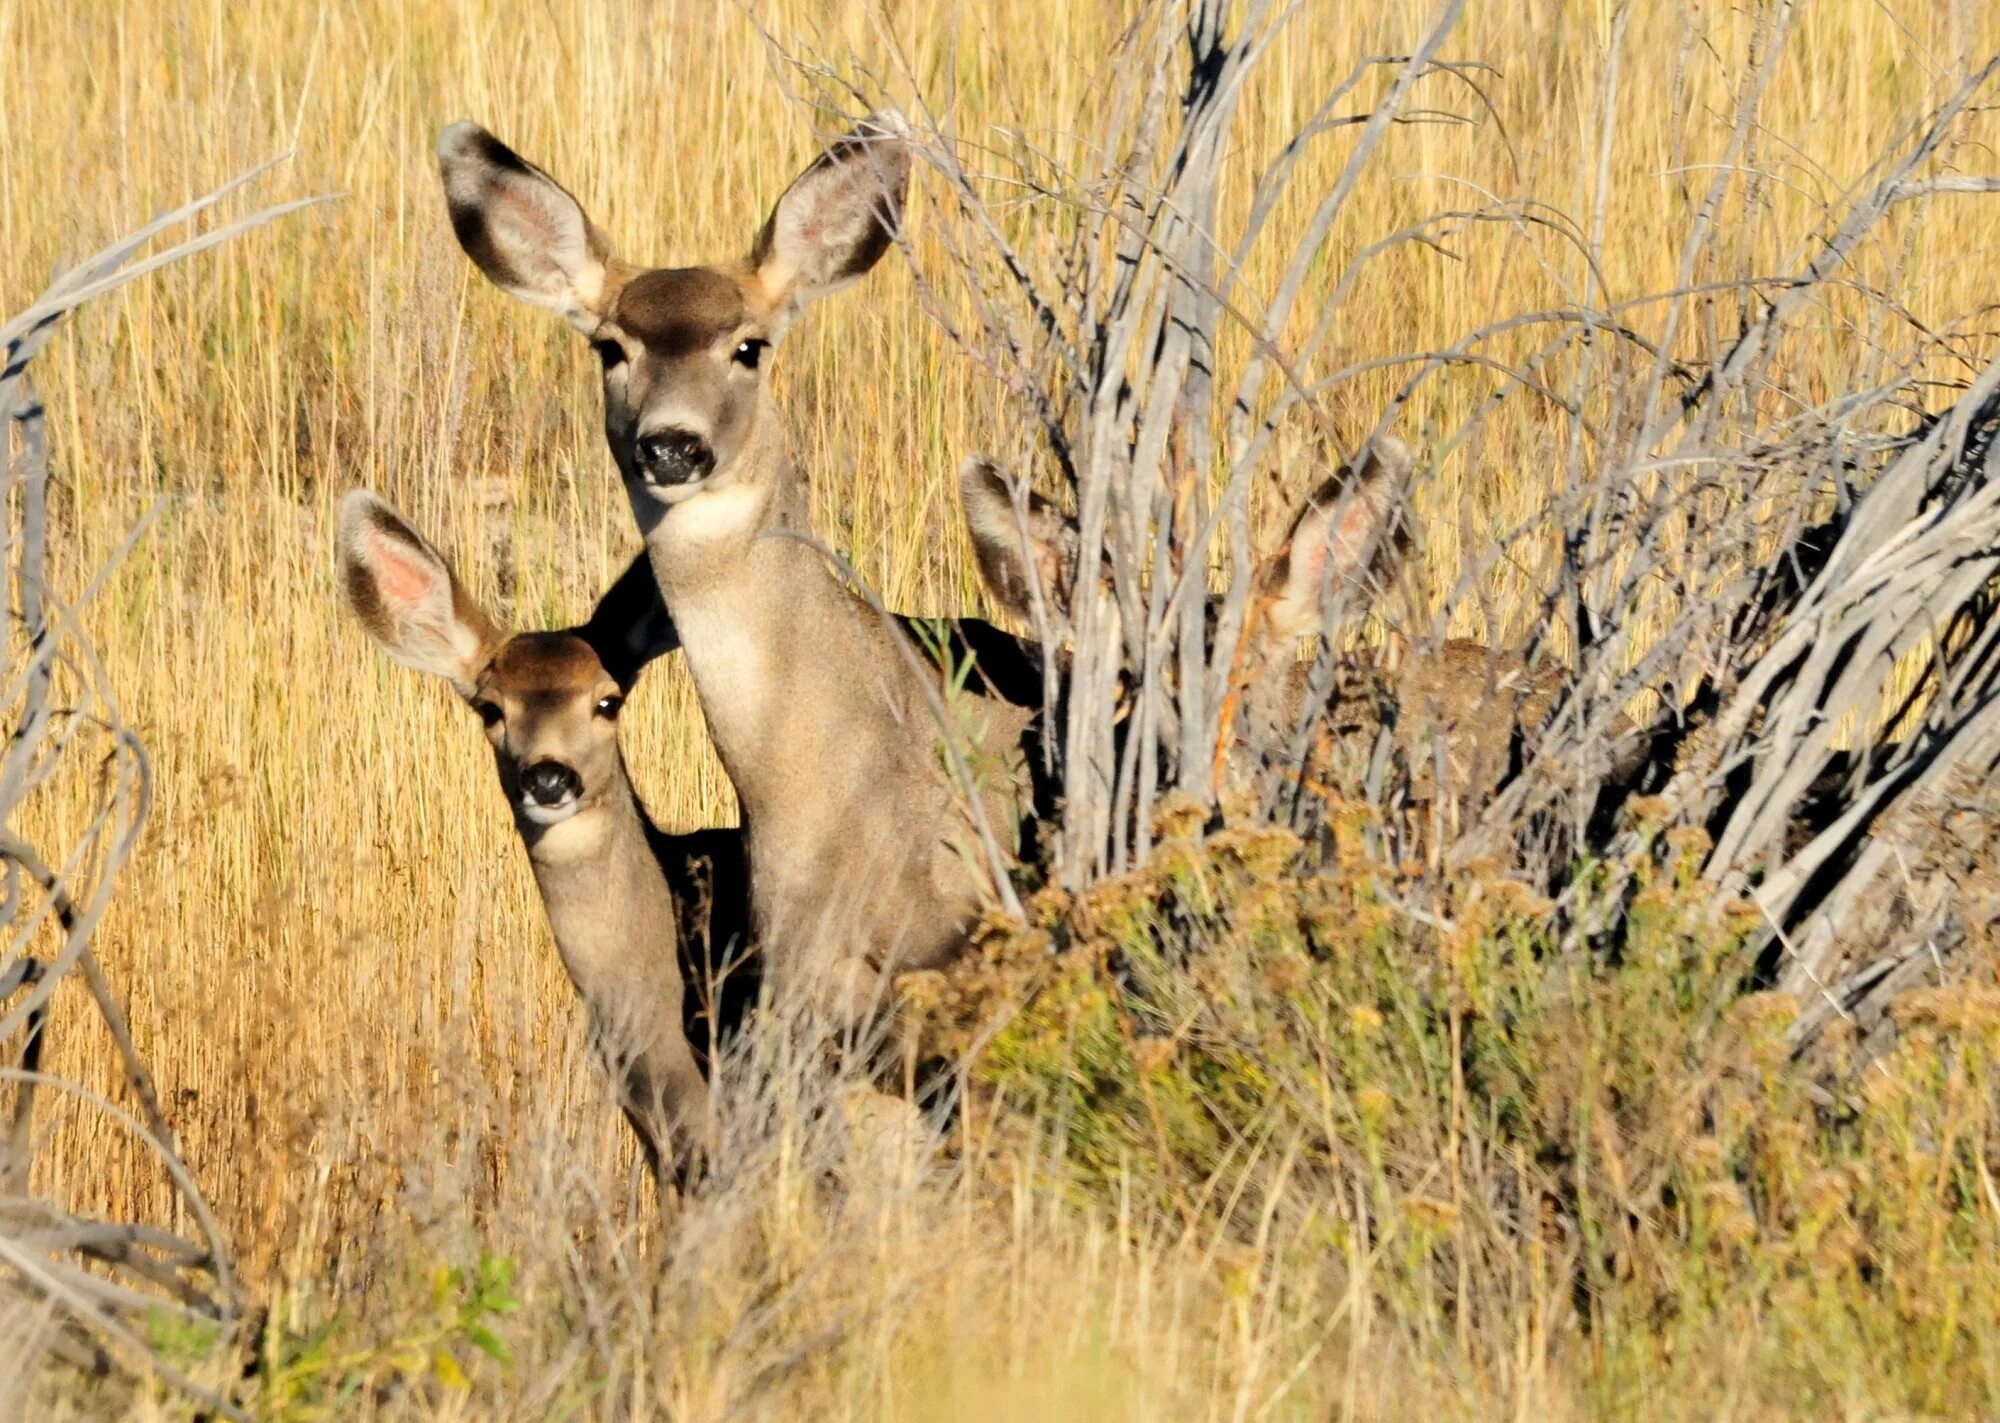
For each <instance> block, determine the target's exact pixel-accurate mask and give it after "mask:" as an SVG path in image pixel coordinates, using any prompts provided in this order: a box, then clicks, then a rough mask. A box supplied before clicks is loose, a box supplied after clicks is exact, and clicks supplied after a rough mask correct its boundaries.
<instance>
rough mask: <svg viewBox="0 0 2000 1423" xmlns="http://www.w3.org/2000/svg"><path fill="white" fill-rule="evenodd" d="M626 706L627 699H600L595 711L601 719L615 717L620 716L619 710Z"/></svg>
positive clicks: (614, 697)
mask: <svg viewBox="0 0 2000 1423" xmlns="http://www.w3.org/2000/svg"><path fill="white" fill-rule="evenodd" d="M624 705H625V699H624V698H623V697H618V696H611V697H600V698H598V701H597V706H596V708H595V710H596V712H597V714H598V715H599V716H601V717H607V718H608V717H615V716H617V715H618V709H619V708H620V707H622V706H624Z"/></svg>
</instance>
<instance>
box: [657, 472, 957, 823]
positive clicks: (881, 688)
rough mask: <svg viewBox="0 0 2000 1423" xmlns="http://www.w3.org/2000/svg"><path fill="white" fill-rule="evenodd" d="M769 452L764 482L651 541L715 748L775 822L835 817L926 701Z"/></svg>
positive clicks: (696, 511)
mask: <svg viewBox="0 0 2000 1423" xmlns="http://www.w3.org/2000/svg"><path fill="white" fill-rule="evenodd" d="M761 453H762V454H763V456H764V457H765V458H766V459H768V460H769V461H771V462H772V464H771V467H770V468H769V469H768V470H767V472H766V477H764V478H760V479H754V480H751V479H745V480H740V481H738V482H737V483H736V484H735V485H733V486H732V487H731V488H728V489H723V490H719V491H716V492H714V493H711V494H704V495H702V496H700V497H699V498H696V499H692V500H689V501H687V502H686V503H684V504H681V505H678V506H676V507H675V508H673V509H672V510H671V511H670V512H668V513H667V514H666V516H665V517H664V518H662V519H661V520H659V522H658V523H657V524H656V525H655V526H654V527H653V529H652V530H651V531H650V532H649V534H648V536H647V541H646V546H647V551H648V554H649V556H650V557H651V559H652V563H653V571H654V573H655V575H656V576H657V577H658V579H659V581H660V588H661V591H662V593H663V594H664V595H665V597H666V601H667V606H668V607H669V608H670V609H671V610H672V612H673V617H674V627H675V631H676V632H677V633H678V634H679V637H680V641H681V647H682V649H683V651H684V652H685V654H686V657H687V663H688V670H689V672H690V673H691V674H692V675H693V677H694V682H695V690H696V692H697V694H698V695H699V697H700V699H701V708H702V713H703V715H704V716H705V717H706V719H707V721H708V725H709V731H710V734H711V735H712V736H713V738H714V740H715V744H716V750H717V751H718V752H719V753H720V755H721V757H722V762H723V765H724V767H725V768H726V769H727V770H728V772H729V775H730V779H731V780H732V781H733V782H734V783H735V785H736V789H737V793H738V795H739V796H740V798H741V799H742V801H743V804H744V809H745V811H746V813H747V815H748V817H749V818H750V820H751V821H752V823H753V824H761V825H764V826H766V827H768V826H770V825H772V824H773V823H774V822H776V821H783V820H797V819H801V818H811V819H817V818H819V817H820V816H823V815H828V814H837V813H839V807H840V804H841V803H842V802H843V801H844V800H846V799H847V798H849V797H850V796H853V795H856V794H860V793H861V791H862V789H863V787H864V786H865V785H866V784H867V781H868V779H869V777H870V776H871V775H872V774H874V773H875V772H874V770H873V769H872V768H871V763H872V762H874V761H877V760H879V759H880V758H881V757H882V756H883V755H884V754H886V753H889V752H891V751H893V750H894V749H895V747H896V745H897V743H898V742H899V741H900V740H908V739H909V737H908V735H907V731H908V728H909V726H910V714H911V713H912V712H915V711H917V708H916V707H915V706H913V705H911V702H912V694H913V693H914V692H915V691H916V688H915V684H914V682H913V681H912V678H911V676H910V673H909V670H908V668H907V667H906V666H905V665H904V663H903V662H902V660H901V658H900V657H898V656H897V655H896V649H895V647H894V645H893V644H892V643H890V642H888V641H887V640H886V639H885V636H884V633H885V629H884V628H883V627H882V625H881V619H880V617H879V615H877V614H876V613H875V612H874V610H873V609H871V608H870V607H869V606H868V605H867V604H865V603H864V602H862V601H861V600H860V599H859V598H857V597H856V596H855V595H854V594H853V593H852V592H850V591H849V590H848V589H847V588H846V587H845V586H844V585H843V584H842V582H841V580H840V578H839V576H838V574H837V573H836V572H835V571H834V569H833V568H832V567H831V566H830V565H829V563H828V561H827V558H826V555H825V554H824V553H823V552H822V551H821V549H820V547H819V546H818V545H817V543H815V542H814V541H813V539H812V533H811V529H810V526H809V525H808V524H807V522H806V518H805V504H806V490H805V482H804V480H803V479H801V478H800V477H799V475H798V474H797V472H796V471H795V470H794V469H793V468H792V467H791V465H790V462H789V460H787V459H786V457H785V455H784V454H783V452H782V450H778V449H768V448H767V449H766V450H764V451H762V452H761ZM899 727H900V728H901V729H902V730H903V731H904V732H905V733H906V734H905V735H904V736H902V737H901V738H898V737H897V736H895V735H893V734H892V733H893V731H894V730H895V729H897V728H899Z"/></svg>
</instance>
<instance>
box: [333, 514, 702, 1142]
mask: <svg viewBox="0 0 2000 1423" xmlns="http://www.w3.org/2000/svg"><path fill="white" fill-rule="evenodd" d="M340 556H341V568H342V575H343V583H344V586H345V588H346V591H347V597H348V602H349V604H350V606H352V608H353V609H354V612H355V614H356V616H357V617H358V618H359V619H360V620H361V623H362V625H363V626H364V627H365V628H366V629H367V630H368V632H369V634H370V636H372V637H373V638H374V639H375V640H376V642H378V643H379V644H380V645H381V646H382V648H383V650H384V651H386V652H387V653H388V654H389V655H390V656H391V657H393V658H395V659H396V660H397V661H399V662H402V663H404V664H405V665H407V666H411V667H414V668H416V669H417V670H419V671H424V672H429V673H432V674H434V675H437V676H441V677H444V678H446V679H447V680H449V681H450V682H451V683H452V685H453V687H454V688H456V689H457V690H458V692H459V694H460V695H461V696H463V697H464V698H465V700H466V701H467V702H468V703H470V704H471V705H472V707H473V708H474V709H475V710H477V711H478V712H479V713H480V715H481V718H482V720H484V721H485V723H486V732H487V738H488V740H489V741H490V742H491V744H492V747H493V762H494V768H495V770H496V771H497V773H498V776H499V781H500V786H501V789H502V791H503V793H504V794H505V796H506V798H507V803H508V807H509V809H510V811H511V812H512V813H513V816H514V823H515V827H516V828H517V829H518V830H519V832H520V835H521V840H522V843H523V845H524V846H525V847H526V849H527V852H528V862H529V865H530V866H531V868H532V869H533V871H534V876H535V885H536V888H537V890H538V891H539V892H540V894H541V899H542V905H543V908H544V910H545V911H546V912H547V914H548V919H549V928H550V930H551V931H552V933H553V935H554V937H555V941H556V948H557V951H558V952H559V953H560V954H561V956H562V961H563V967H564V969H565V970H566V971H567V972H568V974H569V978H570V982H571V983H572V984H573V985H574V986H575V987H576V990H577V994H578V996H579V997H581V998H582V1000H583V1002H584V1005H585V1007H586V1008H587V1009H588V1011H589V1014H590V1020H591V1027H592V1035H593V1037H594V1039H595V1040H596V1042H597V1044H598V1047H599V1049H600V1051H601V1052H602V1053H603V1055H604V1057H605V1058H606V1060H607V1065H608V1066H609V1067H610V1068H611V1070H612V1071H613V1073H614V1075H615V1077H616V1078H617V1080H618V1082H619V1084H620V1088H621V1090H620V1100H621V1105H622V1106H623V1108H624V1110H625V1113H626V1115H627V1117H628V1118H629V1119H630V1121H631V1123H632V1126H633V1129H634V1130H635V1131H636V1132H637V1134H638V1136H639V1140H640V1143H641V1146H642V1147H643V1149H644V1151H645V1154H646V1158H647V1163H648V1165H649V1166H650V1167H651V1169H652V1170H653V1172H654V1173H655V1174H656V1175H658V1174H659V1173H660V1172H662V1171H663V1170H664V1171H666V1172H668V1173H669V1174H671V1175H674V1176H679V1175H680V1174H682V1173H683V1172H684V1171H685V1170H686V1168H687V1167H688V1166H689V1165H690V1164H691V1163H692V1162H693V1161H694V1160H695V1159H696V1157H697V1156H698V1154H699V1150H700V1144H701V1141H702V1139H703V1137H704V1136H705V1134H706V1130H707V1115H708V1113H707V1101H708V1087H707V1082H706V1080H705V1079H704V1077H703V1075H702V1072H701V1069H700V1066H699V1064H698V1063H697V1061H696V1059H695V1055H694V1051H693V1049H692V1047H691V1046H690V1044H689V1041H688V1037H687V1032H686V1025H685V1022H684V1017H685V1014H686V1004H685V1002H684V999H685V995H686V990H685V985H684V982H683V969H682V925H683V912H684V906H683V905H682V904H681V903H680V901H679V899H678V897H677V896H676V894H675V892H674V889H673V887H672V884H671V883H670V879H669V874H670V872H672V871H681V872H683V873H685V867H684V866H681V865H677V864H674V863H673V858H674V854H675V837H667V836H661V835H659V833H658V832H657V831H656V830H655V829H654V827H653V825H652V823H651V822H650V821H649V820H648V819H647V817H646V814H645V811H644V810H643V809H642V808H641V806H640V804H639V800H638V797H637V796H636V795H635V794H634V793H633V790H632V785H631V781H630V779H629V778H628V777H627V775H626V771H625V762H624V757H623V755H622V754H621V752H620V750H619V745H618V732H617V722H616V717H617V711H618V707H619V704H620V703H621V702H622V700H623V695H624V690H625V688H624V686H623V685H621V682H620V680H619V679H618V678H615V677H613V676H612V674H611V672H610V671H609V670H607V667H606V664H605V661H604V659H603V658H602V657H601V656H600V654H599V652H598V650H597V649H596V648H594V647H593V646H592V644H591V643H590V642H589V641H587V640H586V638H585V636H583V635H581V634H580V633H577V632H531V633H519V634H514V635H511V636H510V635H508V634H506V633H504V632H502V631H501V630H499V629H498V628H496V627H495V626H494V624H493V623H492V622H491V620H489V619H488V618H487V617H486V615H485V614H484V613H483V612H482V611H481V610H480V609H479V607H478V605H477V604H476V603H475V602H474V601H473V600H472V599H471V597H470V596H469V595H468V594H467V593H466V592H465V590H464V588H463V587H462V586H461V585H460V584H459V583H458V580H457V579H456V578H455V577H453V576H452V573H451V569H450V567H449V566H448V565H447V564H446V563H445V561H444V559H443V558H442V556H440V555H439V554H438V553H437V551H436V550H435V549H433V548H432V547H431V546H430V544H429V543H427V542H426V541H425V540H424V539H423V538H422V537H421V536H420V535H419V534H417V532H416V531H415V530H414V529H412V528H410V526H409V525H408V524H406V523H404V522H403V520H402V519H401V518H399V517H398V516H397V515H396V514H395V512H394V511H393V510H391V509H390V508H389V507H388V506H387V505H385V504H383V503H382V502H381V501H380V500H378V499H376V498H374V497H373V496H372V495H369V494H366V493H363V492H360V491H358V490H357V491H356V492H354V493H352V494H350V495H348V496H347V499H346V501H345V502H344V503H343V504H342V506H341V527H340ZM538 769H539V770H540V771H541V772H544V773H547V772H561V773H562V774H563V779H562V799H561V802H560V804H558V805H554V806H551V805H546V804H544V803H542V801H541V800H540V799H538V798H537V796H536V795H535V794H534V793H533V791H532V790H531V789H530V788H529V787H528V785H527V782H528V781H529V780H530V779H532V777H533V775H534V774H535V773H537V771H538ZM572 780H573V787H572V785H571V781H572ZM704 850H705V852H706V853H708V854H710V855H714V854H715V853H716V852H715V851H714V849H713V847H707V846H704ZM726 914H727V906H723V915H724V917H725V922H726Z"/></svg>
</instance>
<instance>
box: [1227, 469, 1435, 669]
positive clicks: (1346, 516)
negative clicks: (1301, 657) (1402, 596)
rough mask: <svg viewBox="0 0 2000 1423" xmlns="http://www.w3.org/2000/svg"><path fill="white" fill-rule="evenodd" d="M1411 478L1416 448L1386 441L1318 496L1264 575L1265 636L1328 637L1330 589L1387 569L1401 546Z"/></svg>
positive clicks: (1323, 487)
mask: <svg viewBox="0 0 2000 1423" xmlns="http://www.w3.org/2000/svg"><path fill="white" fill-rule="evenodd" d="M1409 473H1410V452H1409V449H1408V448H1407V447H1406V446H1405V445H1404V444H1403V442H1402V441H1401V440H1397V439H1394V438H1392V437H1390V436H1386V435H1385V436H1383V437H1381V438H1380V439H1377V440H1376V441H1375V442H1374V443H1373V444H1371V445H1370V446H1369V448H1368V449H1367V450H1365V451H1363V452H1362V454H1361V456H1360V458H1358V459H1357V460H1355V462H1354V463H1353V464H1352V465H1350V466H1348V467H1347V468H1345V469H1343V470H1342V471H1341V472H1340V473H1339V474H1336V475H1335V476H1333V478H1331V479H1329V480H1327V481H1326V483H1324V484H1322V485H1321V486H1320V487H1319V488H1318V489H1316V490H1314V491H1313V494H1312V497H1311V498H1309V499H1307V500H1306V503H1305V507H1304V508H1302V509H1300V510H1299V513H1298V517H1297V518H1296V519H1295V520H1294V521H1293V523H1292V532H1291V535H1290V537H1288V538H1287V539H1286V541H1285V546H1284V547H1283V548H1282V549H1281V550H1279V552H1278V553H1277V554H1275V555H1274V556H1273V557H1272V558H1271V560H1270V561H1269V562H1268V563H1266V564H1265V565H1264V567H1263V569H1262V570H1260V573H1259V577H1258V583H1259V586H1260V591H1261V592H1262V594H1263V595H1264V597H1265V598H1266V599H1267V600H1268V601H1267V602H1266V605H1265V625H1264V627H1265V634H1266V636H1268V637H1270V638H1272V639H1274V640H1278V641H1282V642H1283V643H1285V644H1288V645H1289V644H1291V643H1295V642H1297V641H1298V640H1299V639H1300V638H1302V637H1309V636H1312V635H1314V634H1316V633H1323V632H1325V631H1326V616H1327V604H1328V601H1329V599H1328V593H1329V591H1330V590H1331V589H1332V588H1334V587H1336V586H1338V585H1341V584H1343V583H1345V584H1356V583H1360V582H1361V581H1362V580H1363V579H1364V578H1366V577H1367V575H1368V574H1369V573H1370V572H1371V571H1372V572H1375V573H1377V574H1380V573H1382V572H1384V571H1385V569H1386V563H1387V561H1388V559H1390V558H1391V557H1393V556H1394V554H1395V553H1396V551H1397V548H1398V544H1397V541H1396V539H1395V538H1394V537H1393V531H1392V530H1391V529H1390V527H1389V524H1390V520H1391V518H1392V516H1393V515H1394V514H1395V512H1396V506H1397V500H1398V499H1399V498H1400V497H1401V494H1402V488H1403V484H1404V483H1405V481H1406V480H1407V479H1408V478H1409ZM1371 547H1372V549H1373V556H1372V558H1371V555H1370V550H1371Z"/></svg>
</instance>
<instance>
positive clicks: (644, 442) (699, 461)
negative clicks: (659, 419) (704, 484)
mask: <svg viewBox="0 0 2000 1423" xmlns="http://www.w3.org/2000/svg"><path fill="white" fill-rule="evenodd" d="M638 453H639V472H640V473H641V474H642V475H644V476H645V478H646V481H647V483H649V484H689V483H692V482H693V481H695V480H697V479H700V478H702V477H703V476H705V475H706V474H707V473H708V472H709V471H710V470H712V469H714V468H715V451H713V450H711V449H710V448H709V447H708V441H706V440H704V439H703V438H702V437H701V436H699V435H697V434H695V433H693V432H692V431H689V430H655V431H654V432H653V433H652V434H650V435H641V436H640V437H639V445H638Z"/></svg>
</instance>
